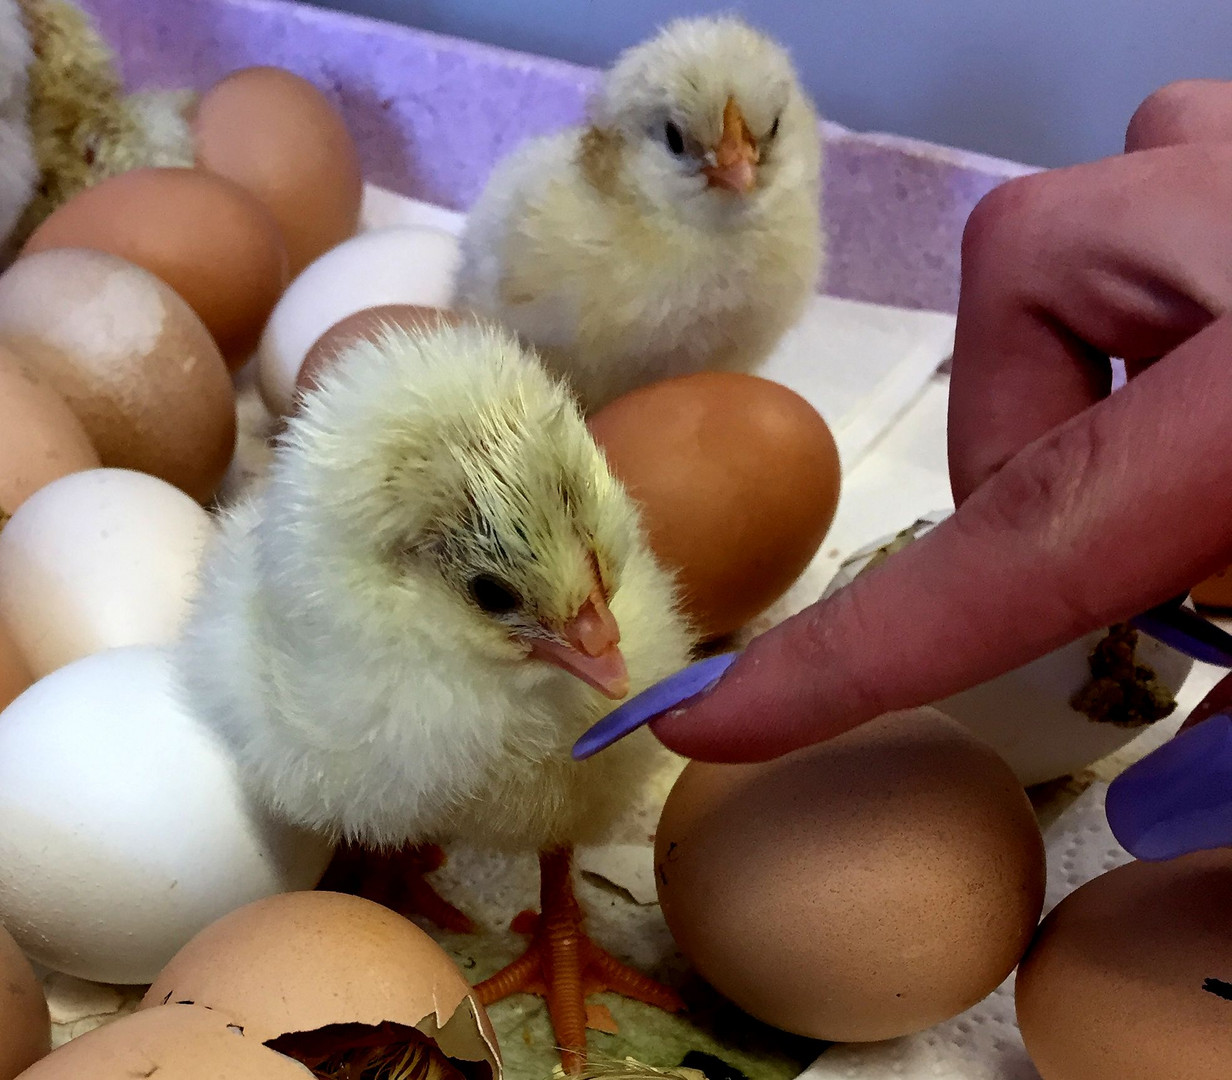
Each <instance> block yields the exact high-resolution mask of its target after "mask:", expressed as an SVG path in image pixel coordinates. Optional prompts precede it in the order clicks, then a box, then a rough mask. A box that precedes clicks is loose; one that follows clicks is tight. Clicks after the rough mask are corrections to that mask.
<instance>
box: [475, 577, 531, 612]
mask: <svg viewBox="0 0 1232 1080" xmlns="http://www.w3.org/2000/svg"><path fill="white" fill-rule="evenodd" d="M467 588H468V589H469V591H470V594H471V599H472V600H474V601H475V603H476V604H477V605H478V606H479V608H480V610H481V611H486V612H487V613H488V614H489V615H508V614H509V613H510V612H511V611H517V609H518V608H519V607H521V606H522V598H521V597H520V596H518V594H517V593H516V592H515V591H514V590H513V589H512V588H511V587H510V586H508V585H506V584H505V583H504V582H503V581H501V579H500V578H498V577H493V576H492V575H491V574H477V575H476V576H475V577H473V578H471V580H470V582H469V583H468V584H467Z"/></svg>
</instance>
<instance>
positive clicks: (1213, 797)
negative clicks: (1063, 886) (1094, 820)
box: [1106, 714, 1232, 860]
mask: <svg viewBox="0 0 1232 1080" xmlns="http://www.w3.org/2000/svg"><path fill="white" fill-rule="evenodd" d="M1106 812H1107V815H1108V824H1109V826H1110V827H1111V828H1112V834H1113V835H1114V836H1115V837H1116V838H1117V842H1118V843H1119V844H1120V845H1121V846H1122V847H1123V848H1124V849H1125V850H1126V851H1128V852H1129V853H1130V854H1131V855H1133V856H1134V858H1136V859H1144V860H1147V859H1149V860H1158V859H1174V858H1176V857H1177V856H1178V855H1185V854H1188V853H1189V852H1191V851H1202V850H1205V849H1207V848H1215V847H1224V846H1226V845H1229V844H1232V717H1229V716H1226V715H1222V714H1221V715H1219V716H1213V717H1211V719H1209V720H1205V721H1203V722H1202V723H1201V724H1198V725H1197V726H1196V727H1192V728H1190V729H1189V730H1188V731H1183V732H1181V733H1180V734H1179V735H1177V736H1176V737H1175V738H1174V739H1172V740H1171V741H1170V742H1167V743H1165V744H1164V745H1163V746H1161V747H1160V748H1159V749H1158V750H1155V751H1154V752H1152V753H1151V754H1148V755H1147V756H1146V757H1144V758H1143V759H1142V760H1141V761H1139V762H1137V763H1136V764H1134V765H1131V766H1130V767H1129V768H1128V769H1126V770H1125V772H1123V773H1122V774H1121V775H1120V776H1118V777H1117V778H1116V779H1115V780H1113V782H1112V784H1111V786H1110V787H1109V788H1108V799H1107V808H1106Z"/></svg>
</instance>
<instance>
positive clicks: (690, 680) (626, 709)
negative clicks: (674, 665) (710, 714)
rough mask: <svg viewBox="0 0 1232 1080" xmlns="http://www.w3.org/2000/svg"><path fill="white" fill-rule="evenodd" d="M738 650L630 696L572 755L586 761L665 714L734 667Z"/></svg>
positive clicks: (575, 745)
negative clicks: (632, 696)
mask: <svg viewBox="0 0 1232 1080" xmlns="http://www.w3.org/2000/svg"><path fill="white" fill-rule="evenodd" d="M739 655H740V654H739V653H720V654H719V655H718V656H709V657H707V658H706V659H705V660H699V661H698V662H697V663H696V664H691V665H690V666H689V667H687V668H685V669H684V670H683V671H678V672H676V674H675V675H669V676H668V677H667V678H666V679H664V680H663V681H662V682H658V683H655V685H654V686H652V687H650V688H649V689H648V690H643V691H642V692H641V693H640V694H638V695H637V697H634V698H630V699H629V700H628V701H626V702H625V703H624V704H623V705H621V706H620V708H618V709H615V710H613V711H612V712H610V713H608V714H607V716H605V717H604V718H603V719H602V720H600V721H599V722H598V723H597V724H595V726H594V727H592V728H591V729H590V730H589V731H588V732H586V734H585V735H583V736H582V737H581V738H580V739H578V741H577V742H576V743H574V746H573V759H574V760H575V761H585V760H586V758H588V757H591V756H592V755H594V754H597V753H598V752H599V751H600V750H604V749H606V748H607V747H609V746H611V745H612V743H614V742H616V741H618V740H620V739H623V738H624V737H625V736H626V735H628V734H630V733H631V732H634V731H636V730H637V729H638V728H640V727H643V726H644V725H646V724H648V723H650V721H651V720H653V719H654V718H655V717H656V716H662V715H663V713H665V712H667V710H668V709H671V708H674V707H675V706H677V705H679V704H680V703H681V702H684V701H688V700H689V698H692V697H697V696H698V695H699V694H701V693H703V692H705V691H707V690H710V689H712V688H713V686H714V685H715V684H716V683H717V682H718V681H719V679H720V678H721V677H722V675H723V673H724V672H725V671H726V670H727V669H728V668H729V667H731V665H732V663H733V662H734V661H735V659H736V657H737V656H739Z"/></svg>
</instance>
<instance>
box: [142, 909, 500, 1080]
mask: <svg viewBox="0 0 1232 1080" xmlns="http://www.w3.org/2000/svg"><path fill="white" fill-rule="evenodd" d="M173 1001H192V1002H195V1003H196V1004H198V1005H204V1006H208V1007H209V1008H211V1009H213V1010H215V1011H216V1012H218V1013H220V1014H222V1015H224V1016H226V1017H228V1018H229V1019H230V1020H231V1021H232V1022H233V1023H236V1024H241V1025H242V1026H243V1028H244V1031H245V1033H246V1034H247V1035H249V1036H252V1037H255V1038H258V1039H261V1040H263V1041H265V1042H266V1043H267V1045H274V1046H276V1047H281V1048H283V1049H284V1051H286V1052H290V1051H291V1049H292V1048H293V1047H295V1046H299V1047H301V1048H302V1047H304V1046H307V1045H309V1044H310V1043H311V1042H312V1041H313V1040H311V1039H310V1038H309V1036H311V1035H313V1033H316V1035H317V1038H318V1040H321V1041H327V1040H326V1037H327V1036H329V1035H330V1034H331V1033H332V1034H333V1035H335V1036H338V1037H339V1039H340V1040H341V1041H340V1042H339V1043H338V1046H339V1047H341V1046H343V1045H344V1044H345V1042H346V1038H347V1037H348V1036H363V1035H364V1031H362V1030H360V1029H365V1028H366V1029H368V1030H369V1032H371V1031H372V1029H379V1028H381V1027H382V1025H391V1026H392V1027H387V1028H386V1029H385V1030H386V1031H387V1032H388V1033H389V1034H391V1035H392V1036H393V1038H394V1039H395V1041H396V1040H397V1039H399V1038H402V1039H406V1038H410V1039H411V1040H412V1041H418V1040H417V1039H416V1037H415V1036H414V1035H408V1031H407V1029H409V1030H410V1031H415V1032H418V1033H419V1035H426V1036H429V1037H430V1038H431V1040H432V1041H433V1043H434V1044H435V1046H436V1048H437V1049H439V1050H440V1051H441V1052H442V1053H443V1054H444V1055H445V1056H446V1057H447V1058H450V1059H453V1060H454V1061H455V1062H457V1063H469V1064H470V1065H472V1066H476V1067H479V1071H477V1072H476V1071H475V1070H474V1069H473V1068H470V1069H467V1072H468V1074H469V1075H471V1076H472V1077H473V1080H483V1078H488V1080H500V1074H501V1065H500V1055H499V1051H498V1049H497V1046H496V1036H495V1034H494V1033H493V1031H492V1028H491V1025H490V1024H489V1022H488V1018H487V1014H486V1013H485V1012H484V1009H483V1006H482V1005H480V1004H479V1002H478V1001H477V1000H476V999H475V998H474V997H473V996H472V994H471V988H470V985H469V984H468V983H467V981H466V979H465V977H464V976H463V975H462V973H461V971H459V970H458V968H457V966H456V965H455V964H454V962H453V961H452V960H451V959H450V958H449V956H448V955H447V954H446V953H445V951H444V950H443V949H442V948H441V947H440V946H439V945H437V944H436V942H434V941H433V940H432V939H431V938H430V937H429V936H428V935H427V934H426V933H424V932H423V931H422V930H420V929H419V927H417V926H416V925H415V924H414V923H412V922H411V921H410V920H408V919H405V918H403V917H402V916H401V915H398V914H396V913H395V912H393V911H390V910H389V909H388V908H385V907H382V906H381V905H379V904H375V903H373V902H372V901H370V900H364V899H362V898H360V897H357V896H347V895H343V894H340V893H332V892H324V891H321V892H290V893H285V894H283V895H280V896H271V897H268V898H266V899H263V900H258V901H256V902H254V903H251V904H248V905H246V906H244V907H242V908H240V909H238V910H236V911H233V912H231V913H230V914H228V915H226V916H224V917H223V918H221V919H219V920H218V921H217V922H215V923H213V924H212V925H210V926H208V927H206V928H205V929H204V930H202V931H201V932H200V933H199V934H197V935H196V936H195V937H194V938H193V939H192V940H191V941H190V942H188V943H187V944H186V945H185V946H184V947H183V949H181V950H180V951H179V952H178V953H177V954H176V955H175V957H173V958H172V960H171V961H170V962H169V963H168V964H167V966H166V967H165V968H164V969H163V971H162V972H161V973H160V974H159V976H158V978H157V979H155V980H154V983H153V985H152V986H151V987H150V989H149V991H148V992H147V993H146V995H145V997H144V998H143V999H142V1002H141V1009H142V1010H153V1011H155V1012H157V1011H158V1009H159V1008H161V1007H163V1006H164V1005H165V1004H167V1003H169V1002H173ZM347 1028H349V1029H350V1030H349V1031H348V1030H346V1029H347ZM295 1036H299V1038H296V1037H295Z"/></svg>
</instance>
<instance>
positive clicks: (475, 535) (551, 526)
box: [270, 323, 642, 698]
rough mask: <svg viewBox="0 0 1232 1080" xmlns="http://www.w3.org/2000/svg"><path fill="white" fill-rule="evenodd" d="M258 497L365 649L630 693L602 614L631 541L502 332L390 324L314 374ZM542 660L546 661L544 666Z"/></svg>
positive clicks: (554, 398) (581, 450) (616, 503)
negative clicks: (415, 652) (423, 652)
mask: <svg viewBox="0 0 1232 1080" xmlns="http://www.w3.org/2000/svg"><path fill="white" fill-rule="evenodd" d="M282 452H283V457H282V460H281V461H280V462H279V463H276V465H275V468H274V470H273V474H272V479H271V496H270V497H271V498H273V499H275V500H276V501H280V502H281V503H282V505H281V506H280V508H279V513H278V514H277V520H278V521H279V522H280V525H279V526H277V527H278V528H279V529H280V531H281V533H282V534H283V540H284V542H283V543H282V544H279V545H275V548H276V549H277V550H286V549H288V548H291V549H294V550H296V551H297V553H298V556H299V558H297V559H295V560H293V562H294V564H295V565H296V566H298V567H299V569H300V572H301V573H303V574H307V575H308V576H310V578H311V581H310V582H308V583H305V582H299V583H298V584H295V583H289V584H288V587H290V588H302V589H304V593H305V596H306V597H312V598H315V599H314V600H312V601H307V602H314V603H316V604H318V606H319V605H320V604H321V603H322V602H324V604H325V606H327V607H329V608H330V609H331V610H332V611H333V612H334V613H335V615H336V617H338V618H345V617H347V616H348V615H349V617H351V618H352V619H353V620H354V622H355V624H356V631H357V632H359V633H363V634H365V635H367V636H368V637H370V638H371V639H372V640H373V641H374V642H375V643H376V646H377V648H378V649H381V650H384V649H389V650H392V651H393V652H394V653H395V654H396V650H397V649H398V648H399V647H400V646H401V645H404V644H405V643H406V642H407V641H408V640H410V639H411V638H412V637H413V638H414V639H415V640H416V642H417V643H418V644H420V645H422V643H423V642H424V640H425V639H426V640H427V642H428V645H429V647H435V648H437V649H440V650H444V651H448V652H451V653H454V654H457V653H458V652H459V650H465V651H466V653H467V654H468V655H471V656H473V657H474V659H475V660H476V661H477V662H481V663H491V664H509V663H523V662H532V663H538V664H540V666H541V668H542V670H543V672H544V674H545V676H548V675H550V673H551V671H552V668H551V667H548V666H546V665H553V666H554V667H555V668H558V669H561V668H563V669H564V670H565V671H568V672H570V673H571V674H572V675H575V676H577V677H579V678H581V679H583V680H584V681H585V682H587V683H589V684H590V685H592V686H594V687H595V688H596V689H598V690H600V691H601V692H602V693H604V694H606V695H607V696H609V697H613V698H619V697H623V696H624V695H625V694H626V693H627V692H628V675H627V672H626V669H625V665H624V660H623V657H622V655H621V652H620V649H619V640H620V631H619V627H618V626H617V625H616V622H615V620H614V619H613V617H612V615H611V612H610V610H609V607H608V603H609V601H610V599H611V597H612V595H613V594H614V593H615V592H616V590H617V589H618V588H619V587H620V578H621V570H622V568H623V566H624V564H625V561H626V559H627V557H628V555H629V553H630V552H631V551H632V550H633V547H634V545H636V544H639V543H642V539H641V534H640V531H639V529H640V526H639V524H638V518H637V513H636V509H635V507H634V505H633V503H632V502H631V500H630V499H629V497H628V495H627V494H626V493H625V491H624V489H623V488H622V487H621V486H620V485H619V483H618V482H617V481H616V480H615V479H614V478H613V477H612V475H611V473H610V472H609V471H608V468H607V464H606V461H605V460H604V458H603V455H602V453H601V452H600V451H599V449H598V447H597V446H596V445H595V443H594V441H593V440H592V439H591V437H590V434H589V432H588V431H587V429H586V425H585V423H584V421H583V420H582V417H581V414H580V413H579V411H578V409H577V407H576V405H575V404H574V403H573V401H572V399H571V398H569V397H568V395H567V394H566V392H565V391H564V390H563V388H562V387H561V386H560V385H559V384H557V383H556V382H555V381H553V380H552V379H551V378H550V377H549V376H548V375H547V374H546V372H545V371H544V370H543V369H542V367H541V366H540V365H539V363H538V362H537V360H536V359H535V358H534V357H533V356H531V355H529V354H527V353H526V352H525V351H524V350H523V349H522V347H521V346H520V345H519V344H518V342H517V341H516V340H515V339H514V338H512V337H511V336H509V335H507V334H505V333H504V332H502V331H498V330H496V329H492V328H485V327H483V326H480V325H478V324H475V323H471V324H464V325H462V326H458V327H439V328H435V329H432V330H407V329H402V328H394V327H391V328H389V329H388V331H387V332H386V333H385V334H384V335H383V336H381V337H380V338H379V339H378V340H376V341H374V342H360V343H357V344H355V345H353V346H351V347H350V348H349V349H348V350H347V351H345V352H344V353H343V354H342V355H341V356H339V358H338V361H337V363H336V365H335V366H334V367H333V368H332V370H330V371H328V372H326V373H324V374H323V375H322V376H321V377H320V381H319V385H318V387H317V388H316V389H315V390H314V391H312V392H311V393H310V394H308V395H307V396H306V397H305V399H304V402H303V406H302V408H301V410H300V413H299V415H298V416H297V417H296V418H295V419H293V420H292V421H291V423H290V424H289V426H288V429H287V432H286V434H285V436H284V444H283V447H282ZM543 662H546V664H544V663H543Z"/></svg>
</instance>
